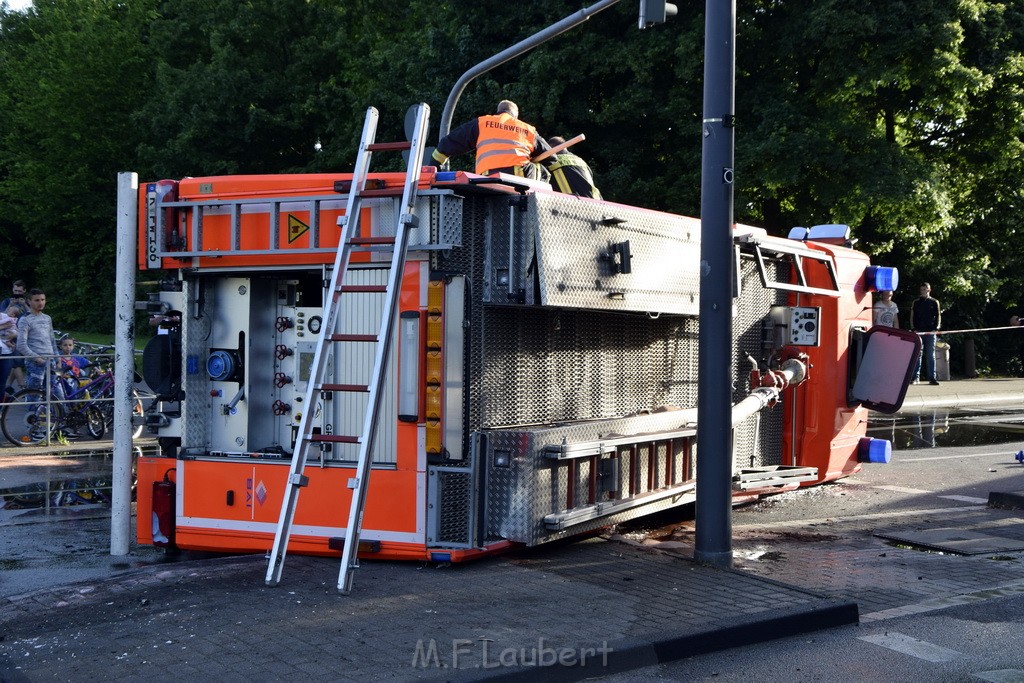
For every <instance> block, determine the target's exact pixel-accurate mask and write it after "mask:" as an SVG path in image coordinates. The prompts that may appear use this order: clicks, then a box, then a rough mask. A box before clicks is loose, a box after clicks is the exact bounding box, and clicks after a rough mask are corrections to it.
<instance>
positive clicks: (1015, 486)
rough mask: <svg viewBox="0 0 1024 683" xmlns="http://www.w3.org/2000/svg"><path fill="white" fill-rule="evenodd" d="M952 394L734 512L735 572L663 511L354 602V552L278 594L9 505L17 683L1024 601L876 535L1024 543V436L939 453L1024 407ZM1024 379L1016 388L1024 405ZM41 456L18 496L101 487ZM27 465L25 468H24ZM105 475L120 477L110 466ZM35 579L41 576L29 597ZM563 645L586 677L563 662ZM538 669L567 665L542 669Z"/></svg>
mask: <svg viewBox="0 0 1024 683" xmlns="http://www.w3.org/2000/svg"><path fill="white" fill-rule="evenodd" d="M948 384H951V383H944V385H943V387H945V386H947V385H948ZM943 387H929V386H925V387H920V388H918V387H914V388H912V389H918V391H916V392H914V393H913V395H911V396H908V400H909V399H910V398H913V399H914V401H915V407H914V411H917V412H912V411H910V410H908V411H904V412H903V413H901V414H900V415H899V416H897V418H896V419H895V420H890V421H884V422H882V423H878V422H877V421H876V420H874V419H873V420H872V425H871V429H872V430H873V431H874V430H889V431H890V432H891V433H893V434H899V435H903V434H907V435H910V436H909V437H903V436H900V437H899V438H910V439H913V438H919V441H920V445H921V446H927V444H930V443H934V447H931V446H927V447H924V448H919V449H918V450H913V451H909V450H908V449H907V447H900V446H899V445H898V446H897V449H896V452H895V453H894V458H893V461H894V462H893V464H892V465H891V466H887V467H877V468H868V469H865V470H864V472H862V473H861V474H858V475H857V476H855V477H851V478H849V479H845V480H842V481H840V482H836V483H833V484H829V485H825V486H820V487H814V488H809V489H803V490H800V491H795V492H791V493H785V494H781V495H779V496H775V497H772V498H769V499H766V500H764V501H762V502H760V503H757V504H755V505H748V506H745V507H743V508H738V509H737V510H735V511H734V515H733V532H734V534H733V537H734V541H733V549H734V558H735V561H734V568H733V569H730V570H723V569H716V568H711V567H706V566H702V565H699V564H696V563H694V562H693V561H692V560H691V559H689V558H690V557H691V556H692V552H693V527H692V524H689V523H688V522H686V521H685V520H683V521H680V520H674V521H667V520H665V519H663V518H662V519H652V520H651V522H650V523H649V524H648V525H647V526H646V528H645V527H644V526H643V525H641V526H638V527H636V528H633V529H627V528H622V527H620V529H619V530H618V531H619V533H616V534H610V535H608V536H606V537H603V538H592V539H589V540H586V541H579V542H575V543H566V544H561V545H550V546H543V547H541V548H537V549H534V550H530V551H524V552H521V553H514V554H508V555H505V556H502V557H496V558H490V559H487V560H484V561H480V562H475V563H469V564H466V565H462V566H438V565H430V564H425V563H422V564H421V563H397V562H369V561H367V562H364V563H363V566H362V567H361V568H360V569H359V571H358V572H357V574H356V579H355V589H354V591H353V594H352V595H350V596H339V595H338V594H337V592H336V591H335V584H336V579H337V572H338V569H339V567H338V560H337V559H330V558H306V557H297V556H289V558H288V560H287V563H286V568H285V573H284V580H283V582H282V585H281V586H279V587H276V588H268V587H266V586H264V585H263V582H262V577H263V574H264V572H265V560H264V558H262V557H258V556H248V557H217V558H214V559H210V558H209V557H206V558H202V559H200V558H197V557H184V558H180V561H175V562H168V560H169V559H172V558H168V557H167V556H166V554H164V553H163V551H161V550H157V549H153V548H145V547H141V548H140V547H134V548H133V550H132V553H131V554H130V555H129V556H127V557H119V558H112V557H110V556H109V554H106V553H105V548H104V545H105V544H106V542H107V540H108V538H109V535H108V534H105V533H104V525H105V524H106V525H107V529H106V530H107V531H109V512H108V511H106V510H105V508H104V507H103V505H102V504H94V505H90V504H80V505H77V506H66V507H64V506H60V507H57V506H51V508H50V509H47V508H45V506H44V507H40V508H27V507H26V508H20V509H9V508H8V509H3V510H0V528H2V532H0V539H2V540H0V552H2V555H0V557H3V558H5V559H4V562H5V563H7V562H9V563H8V564H0V570H2V571H0V632H2V633H3V634H4V637H3V639H2V640H0V680H2V681H21V680H41V679H53V680H80V679H81V678H85V677H90V676H96V677H102V678H105V679H109V678H115V679H129V680H149V679H152V678H160V677H162V676H164V675H166V672H167V671H171V670H173V671H174V672H175V675H176V676H180V675H188V674H190V673H194V674H198V675H203V676H211V675H212V676H218V677H220V678H225V679H226V680H242V679H247V680H248V679H251V678H253V677H256V678H258V679H260V680H285V679H290V678H294V677H295V676H296V675H303V674H306V675H310V676H316V677H317V678H325V679H330V680H366V679H368V678H372V679H375V680H376V679H382V678H386V679H393V680H420V679H429V680H462V679H465V680H475V679H480V678H485V677H490V678H495V677H506V678H516V677H526V676H529V677H530V678H531V679H537V678H540V679H541V680H545V679H547V680H577V679H579V678H582V677H585V676H591V677H592V676H595V675H598V676H605V675H610V674H612V673H613V672H616V671H626V670H630V669H634V668H637V667H642V666H646V665H649V664H652V663H655V662H659V661H670V660H673V659H678V658H680V657H687V656H692V655H695V654H699V653H701V652H708V651H713V650H715V649H720V648H723V647H732V646H738V645H746V644H750V643H755V642H759V641H763V640H766V639H772V638H779V637H784V636H786V635H791V634H794V633H801V632H807V631H810V630H816V629H821V628H829V627H832V626H837V625H840V624H856V623H858V622H859V623H860V624H861V627H870V626H871V625H873V624H876V625H884V624H885V623H886V621H887V620H890V619H897V618H901V617H906V616H907V615H914V614H931V613H935V612H937V611H941V610H944V609H947V608H949V607H951V606H954V605H963V604H966V603H971V602H977V603H982V602H984V601H986V600H998V599H1001V598H1005V597H1007V596H1013V595H1020V594H1021V593H1024V552H1021V551H1020V550H1016V549H1007V550H998V549H997V550H995V551H992V552H986V553H981V554H974V555H963V554H958V553H952V552H943V551H935V550H933V549H931V550H929V549H926V548H924V547H922V546H915V545H913V544H912V543H907V542H895V541H892V540H890V539H888V538H884V537H882V536H879V535H877V533H878V532H880V531H881V532H894V531H896V532H900V533H903V534H908V533H909V534H913V533H915V532H922V531H930V530H935V529H950V530H952V531H961V532H971V533H972V534H975V535H976V536H981V537H984V538H987V539H996V541H995V542H996V543H998V542H1004V543H1008V544H1009V545H1007V546H1006V548H1014V547H1015V545H1014V544H1019V543H1024V513H1022V511H1021V509H1020V506H1018V505H1016V503H1017V502H1018V501H1021V500H1024V498H1022V496H1024V494H1020V493H1019V492H1021V491H1024V465H1021V464H1019V463H1017V462H1015V461H1014V459H1013V454H1014V453H1015V452H1016V450H1018V449H1020V448H1024V438H1020V439H1017V440H1012V439H1010V440H1007V441H1000V443H999V444H998V445H995V446H993V445H992V444H989V443H982V444H975V445H961V444H954V445H948V444H946V443H941V442H940V441H939V439H940V438H944V437H945V435H947V434H949V435H953V434H956V433H957V432H958V430H960V429H964V430H966V431H964V432H962V433H964V434H966V433H968V432H969V431H970V430H971V429H973V428H974V426H977V425H979V424H981V425H982V426H983V428H985V429H990V430H996V431H1005V432H1006V433H1007V434H1010V433H1012V426H1013V421H1014V418H1015V416H1014V413H1013V412H1012V411H1007V410H1005V409H1004V410H1003V411H1002V412H999V411H998V410H992V411H990V410H989V408H993V407H995V406H998V405H1000V401H999V400H998V396H997V392H995V390H994V389H988V390H987V391H988V392H989V393H988V394H985V393H984V392H983V391H982V390H980V389H972V391H971V392H968V391H966V390H963V389H958V391H957V392H956V395H957V400H958V401H961V402H962V401H963V398H962V397H963V396H966V395H970V396H971V397H972V399H971V402H970V406H971V407H970V410H971V412H970V413H967V412H963V410H961V409H960V408H955V407H954V412H953V413H952V414H950V415H947V416H946V417H944V418H939V417H935V418H934V420H933V416H937V415H940V414H942V415H946V413H944V412H942V411H943V410H945V408H944V407H943V405H941V404H943V403H947V404H948V403H949V400H948V398H946V397H945V396H944V395H942V394H940V393H939V391H941V390H942V389H943ZM1018 387H1024V381H1021V380H1018V381H1017V384H1014V385H1010V384H1005V383H1000V384H999V385H998V389H999V390H1001V391H1003V392H1004V393H1003V394H1000V395H1002V396H1004V397H1005V399H1006V401H1008V402H1009V404H1010V405H1011V406H1014V407H1015V406H1016V405H1019V403H1018V395H1024V392H1020V393H1019V394H1018V392H1017V391H1016V390H1017V388H1018ZM925 392H928V393H927V394H926V393H925ZM972 392H973V393H972ZM986 395H987V396H988V397H989V400H987V401H982V400H981V399H982V398H984V397H985V396H986ZM929 400H931V401H932V403H933V404H934V405H929V403H928V401H929ZM983 406H984V409H982V407H983ZM975 411H977V412H975ZM922 415H923V416H925V418H926V419H925V421H924V422H920V421H919V417H920V416H922ZM961 417H963V418H964V420H961V419H960V418H961ZM974 418H978V419H977V420H974ZM886 419H887V420H889V418H886ZM989 422H990V423H991V424H987V423H989ZM919 424H920V429H921V430H922V431H921V433H920V437H918V436H917V435H918V432H917V431H915V430H917V429H918V425H919ZM927 424H933V425H934V426H932V427H931V430H932V435H933V436H934V439H932V438H930V437H927V436H926V435H925V433H924V431H923V430H924V429H925V425H927ZM1001 425H1006V426H1007V428H1006V429H1004V428H1003V427H1001ZM872 435H873V436H877V437H884V436H885V435H884V434H874V433H873V434H872ZM886 438H888V437H886ZM950 438H952V437H950ZM34 457H38V458H40V459H38V460H35V461H29V460H27V459H25V458H26V456H21V455H16V456H13V457H12V456H10V454H9V453H5V454H2V455H0V476H2V478H3V483H4V485H3V486H0V488H5V487H6V484H7V483H8V482H11V483H13V482H18V483H21V482H24V481H25V479H22V478H21V477H27V478H28V479H31V478H33V477H32V475H31V473H32V472H34V473H35V474H36V475H38V474H39V473H48V474H47V476H48V477H49V479H48V481H50V482H53V481H58V482H60V481H64V482H66V481H69V480H71V481H74V480H81V479H83V478H85V479H88V476H87V475H88V474H89V471H88V467H89V466H90V461H91V460H92V459H91V458H86V457H85V456H82V455H75V454H72V455H71V456H68V457H69V460H66V461H59V462H51V461H49V460H47V459H46V457H45V456H34ZM924 458H928V459H930V460H931V462H929V463H928V466H927V467H925V466H924V465H923V464H922V463H921V462H920V461H921V460H922V459H924ZM23 459H25V469H24V470H22V469H21V468H20V467H19V463H17V462H15V463H14V464H13V465H12V464H11V461H12V460H14V461H20V460H23ZM76 459H77V460H80V461H81V462H76V461H75V460H76ZM61 462H63V463H65V466H64V467H62V466H61ZM935 463H941V466H936V464H935ZM92 465H94V466H95V467H96V468H97V474H102V472H99V470H102V469H103V467H104V464H103V461H102V458H100V459H99V460H98V461H96V462H92ZM65 468H66V469H65ZM82 468H84V469H82ZM956 468H959V469H956ZM62 470H63V471H65V472H66V473H67V474H69V475H73V476H67V477H64V478H61V477H60V476H59V475H58V474H57V473H58V472H60V471H62ZM108 472H109V470H108ZM36 483H38V481H37V482H36ZM991 491H998V492H1002V493H1004V494H1006V495H1007V496H1008V497H1007V498H1006V499H1005V500H1004V507H1000V508H995V507H990V506H988V505H987V496H988V494H989V492H991ZM54 493H62V491H56V492H54V491H51V492H50V493H49V495H50V496H52V495H53V494H54ZM64 493H66V492H64ZM1007 501H1008V502H1009V504H1006V502H1007ZM43 520H45V522H47V523H45V524H43V523H40V522H41V521H43ZM54 522H56V523H54ZM658 524H662V526H658ZM41 530H45V532H44V533H40V532H41ZM890 535H891V534H890ZM9 539H10V543H8V540H9ZM999 539H1003V541H999ZM16 546H17V547H16ZM996 547H997V548H998V546H996ZM28 548H32V549H31V550H30V551H29V550H27V549H28ZM17 576H35V577H37V579H38V580H34V581H29V582H27V583H24V582H23V583H21V585H20V586H19V584H18V582H17V581H16V580H15V577H17ZM551 652H554V653H556V654H555V656H556V658H557V656H558V655H559V654H561V655H564V657H565V662H563V663H568V664H573V666H562V665H559V663H558V662H557V661H555V662H551V661H545V660H544V659H543V658H544V657H549V658H550V656H551V655H550V653H551ZM531 653H532V656H533V657H534V659H533V661H532V662H531V661H530V656H531ZM584 654H585V655H587V656H588V657H589V658H590V660H589V662H588V663H587V666H586V667H585V668H582V667H580V666H579V660H580V658H581V656H582V655H584ZM1011 656H1012V655H1011ZM537 657H540V658H541V659H540V663H541V664H545V663H546V664H552V666H547V667H545V668H544V669H542V670H538V669H537V667H536V666H535V664H537V663H538V659H537ZM1011 664H1012V662H1011ZM1021 668H1022V670H1024V663H1021ZM456 669H457V670H456ZM1018 673H1021V672H1018ZM1021 675H1024V673H1021Z"/></svg>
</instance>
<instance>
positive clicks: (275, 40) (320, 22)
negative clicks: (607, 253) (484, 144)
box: [0, 0, 1024, 368]
mask: <svg viewBox="0 0 1024 683" xmlns="http://www.w3.org/2000/svg"><path fill="white" fill-rule="evenodd" d="M583 6H584V5H583V4H581V3H580V2H579V0H552V1H550V2H545V3H463V2H452V1H451V0H434V1H431V2H427V1H426V0H407V1H406V2H403V3H381V2H376V1H373V0H346V2H344V3H339V2H335V1H333V0H174V2H171V1H170V0H37V2H36V3H35V7H34V8H33V9H30V10H29V11H27V12H26V13H11V12H9V11H6V10H4V9H2V8H0V206H3V207H4V211H2V212H0V274H3V275H5V276H6V277H7V278H8V279H14V278H18V277H21V278H24V279H27V280H29V281H30V283H31V284H33V285H35V284H39V285H42V286H43V287H44V288H46V289H47V290H48V291H49V293H50V301H51V306H50V310H51V313H53V315H54V318H55V320H56V321H57V324H58V326H73V327H75V328H76V329H97V330H99V331H105V330H109V329H110V328H111V327H112V325H113V315H112V311H111V306H112V301H113V296H112V294H113V287H114V285H113V280H114V278H113V263H114V233H113V224H114V216H115V211H114V198H115V197H114V194H115V193H114V183H115V176H116V172H117V171H121V170H128V169H130V170H136V171H137V172H139V174H140V176H141V178H142V179H143V180H149V179H157V178H161V177H172V178H173V177H182V176H185V175H212V174H228V173H278V172H321V171H347V170H350V169H351V165H352V161H353V159H354V154H355V146H356V143H357V141H358V137H359V132H360V129H361V126H362V121H363V117H364V113H365V111H366V109H367V107H370V106H374V107H376V108H377V109H378V110H379V111H380V114H381V116H380V130H379V136H378V137H379V138H380V139H400V138H401V136H402V132H403V131H402V121H403V117H404V113H405V110H406V108H407V107H408V106H409V105H410V104H413V103H415V102H419V101H423V102H427V103H428V104H430V106H431V108H432V119H431V121H432V124H433V125H434V126H435V129H434V130H435V131H436V130H437V128H436V126H438V125H439V122H440V120H441V114H442V111H443V110H444V108H445V105H446V102H447V101H448V99H449V95H450V93H451V90H452V87H453V85H454V84H455V83H456V82H457V81H458V79H459V78H460V76H462V75H463V74H464V73H465V72H466V71H467V70H468V69H470V68H471V67H473V66H474V65H476V64H478V63H480V62H482V61H483V60H485V59H488V58H490V57H491V56H493V55H495V54H497V53H499V52H501V51H502V50H504V49H506V48H508V47H510V46H512V45H514V44H516V43H518V42H519V41H521V40H523V39H525V38H527V37H528V36H531V35H532V34H534V33H535V32H537V31H539V30H541V29H543V28H545V27H547V26H549V25H551V24H553V23H554V22H556V21H559V20H561V19H563V18H564V17H567V16H569V15H571V14H574V13H576V12H577V11H579V10H580V9H581V7H583ZM702 10H703V8H702V7H701V6H694V7H681V11H680V14H679V15H678V16H675V17H672V18H670V19H669V21H668V22H667V23H665V24H663V25H659V26H656V27H653V28H651V29H648V30H644V31H639V30H637V28H636V7H635V5H633V4H631V3H627V2H624V3H619V4H618V5H615V6H613V7H611V8H609V9H605V10H604V11H602V12H599V13H598V14H596V15H592V16H590V18H589V19H588V20H587V21H586V22H584V23H583V24H582V25H581V26H579V27H577V28H575V29H572V30H570V31H568V32H566V33H563V34H561V35H559V36H557V37H555V38H554V39H552V40H550V41H548V42H546V43H544V44H543V45H542V46H540V47H539V48H537V49H534V50H532V51H530V52H528V53H527V54H525V55H523V56H521V57H517V58H515V59H511V60H509V61H506V62H505V63H502V64H500V65H498V66H496V67H494V68H493V69H491V70H490V71H488V72H486V73H483V74H481V75H479V76H478V77H476V78H475V79H473V80H472V81H471V82H469V83H468V84H467V85H466V87H465V89H464V90H463V91H462V92H461V93H460V95H459V97H458V100H457V106H456V107H455V109H454V112H453V121H452V124H453V125H458V124H459V123H461V122H462V121H464V120H466V119H467V118H469V117H471V116H476V115H479V114H480V113H482V112H489V111H491V110H492V109H493V107H494V105H495V103H496V102H497V101H498V100H500V99H503V98H510V99H513V100H515V101H516V102H518V104H519V106H520V111H521V113H522V116H523V118H524V119H525V120H527V121H529V122H531V123H533V124H534V125H536V126H537V128H538V130H539V131H540V132H541V134H542V135H547V136H552V135H563V136H566V137H570V136H573V135H576V134H578V133H585V134H586V136H587V140H586V141H585V142H584V143H582V144H580V145H579V146H578V147H577V148H576V151H577V152H578V153H579V154H581V155H582V156H583V157H585V158H586V159H587V161H588V162H589V163H590V164H591V166H592V168H593V169H594V171H595V174H596V177H597V181H598V185H599V186H600V187H601V190H602V192H603V193H604V194H605V196H606V197H607V198H609V199H611V200H613V201H620V202H625V203H630V204H636V205H640V206H647V207H650V208H656V209H662V210H667V211H673V212H678V213H684V214H690V215H698V214H699V212H700V175H701V158H700V155H701V143H702V141H701V118H702V116H703V111H702V107H703V102H702V99H703V50H704V17H703V13H702ZM736 25H737V39H736V51H737V68H736V74H737V84H736V111H735V114H736V116H737V123H738V126H737V128H736V160H735V166H736V179H737V185H736V193H737V194H736V211H735V213H736V219H737V220H738V221H741V222H744V223H750V224H755V225H761V226H764V227H766V228H767V229H768V230H770V231H771V232H773V233H775V234H785V233H786V232H787V231H788V229H789V228H790V227H792V226H794V225H813V224H817V223H831V222H840V223H847V224H849V225H850V226H851V227H852V229H853V234H854V236H855V237H856V238H857V239H858V246H859V247H860V248H862V249H864V250H865V251H867V252H868V253H870V254H872V257H873V259H874V260H875V261H876V262H878V263H883V264H887V265H895V266H898V267H899V268H900V270H901V272H902V276H903V277H902V279H903V282H904V287H903V291H902V292H900V293H898V294H897V302H898V303H899V304H900V305H901V307H903V308H904V310H905V309H906V307H907V306H909V303H910V299H911V298H912V297H913V296H914V295H915V294H916V291H915V290H916V286H915V285H916V283H917V282H919V281H921V280H929V281H931V282H932V284H933V286H934V288H935V293H936V295H937V296H938V297H939V298H940V299H941V300H942V301H943V304H944V306H945V308H946V310H947V314H946V327H950V326H952V325H953V324H954V323H956V324H961V323H962V324H965V325H966V324H968V323H970V324H972V325H979V326H984V325H997V324H1001V323H1002V322H1004V321H1005V319H1006V317H1008V315H1009V313H1011V312H1018V313H1019V312H1022V311H1020V308H1021V307H1024V299H1022V294H1021V292H1024V272H1022V271H1021V269H1020V268H1019V267H1018V265H1017V258H1016V254H1015V251H1016V250H1015V249H1013V248H1012V247H1011V248H1007V246H1008V245H1014V246H1015V245H1016V244H1017V241H1018V236H1019V235H1020V234H1021V233H1022V230H1024V226H1022V225H1021V218H1020V215H1021V212H1020V210H1019V209H1020V207H1021V205H1022V197H1021V193H1022V190H1021V184H1020V182H1019V180H1018V179H1019V178H1020V177H1022V171H1024V4H1022V3H1003V2H994V1H989V0H897V1H895V2H894V1H892V0H858V2H853V1H852V0H825V1H822V0H786V1H785V2H780V1H778V0H747V1H746V2H743V3H740V6H739V7H738V16H737V24H736ZM431 142H433V140H431ZM458 162H459V163H464V166H463V167H468V165H469V164H470V163H472V161H471V160H470V159H460V160H458ZM0 284H2V285H3V286H6V284H7V283H6V282H4V283H0ZM979 345H980V346H979V348H981V347H984V348H983V349H982V350H983V351H984V353H985V354H989V353H991V354H994V358H995V360H994V361H993V362H992V367H994V368H998V367H1000V365H999V362H1000V361H999V358H1001V357H1003V356H1007V355H1008V354H1009V353H1010V352H1009V350H1008V349H1002V348H1000V347H999V346H998V345H997V344H992V345H988V346H986V345H984V344H981V342H979ZM1004 365H1005V363H1004Z"/></svg>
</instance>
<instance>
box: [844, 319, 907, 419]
mask: <svg viewBox="0 0 1024 683" xmlns="http://www.w3.org/2000/svg"><path fill="white" fill-rule="evenodd" d="M920 353H921V337H919V336H918V335H917V334H915V333H914V332H911V331H910V330H901V329H897V328H895V327H872V328H871V329H870V330H868V331H867V333H865V335H864V352H863V354H862V355H861V357H860V359H859V362H858V363H857V367H856V370H855V373H856V374H855V379H854V382H853V391H852V392H851V393H852V396H853V400H854V401H857V402H858V403H860V404H862V405H863V406H864V407H865V408H869V409H870V410H874V411H877V412H879V413H895V412H896V411H897V410H899V409H900V407H901V406H902V405H903V399H904V398H906V396H907V387H908V386H909V385H910V380H911V379H912V375H913V373H914V369H915V368H916V367H917V358H918V356H919V355H920ZM854 361H856V359H852V360H851V362H854Z"/></svg>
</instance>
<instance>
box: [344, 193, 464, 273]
mask: <svg viewBox="0 0 1024 683" xmlns="http://www.w3.org/2000/svg"><path fill="white" fill-rule="evenodd" d="M401 204H402V198H401V197H384V198H371V199H368V200H365V201H364V203H363V205H364V206H365V207H370V210H371V212H372V216H373V221H372V224H373V226H374V230H373V232H374V235H376V236H378V237H394V236H395V229H396V228H397V227H398V212H399V207H400V206H401ZM416 215H417V217H419V225H418V226H416V228H414V229H413V230H412V232H410V233H409V249H410V250H413V251H415V250H428V249H451V248H452V247H457V246H459V245H460V244H462V198H461V197H458V196H456V195H455V194H454V193H453V192H452V191H451V190H430V191H421V192H420V193H419V194H418V195H417V196H416ZM388 258H390V252H389V253H388Z"/></svg>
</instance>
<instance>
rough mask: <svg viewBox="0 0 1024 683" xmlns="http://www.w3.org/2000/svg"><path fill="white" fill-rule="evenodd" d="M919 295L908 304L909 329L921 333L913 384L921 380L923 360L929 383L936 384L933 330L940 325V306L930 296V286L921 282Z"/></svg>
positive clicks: (936, 300)
mask: <svg viewBox="0 0 1024 683" xmlns="http://www.w3.org/2000/svg"><path fill="white" fill-rule="evenodd" d="M920 292H921V296H919V297H918V298H916V299H914V303H913V304H911V305H910V329H912V330H914V332H917V333H918V334H919V335H921V355H920V356H918V357H917V370H915V371H914V384H917V383H918V382H919V381H921V365H922V359H923V360H924V366H925V373H926V374H927V376H928V381H929V384H936V385H937V384H938V383H939V381H938V379H936V377H935V332H936V331H937V330H938V329H939V328H941V327H942V308H941V307H940V306H939V301H938V299H933V298H932V297H931V292H932V286H931V285H930V284H928V283H927V282H922V283H921V289H920Z"/></svg>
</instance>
